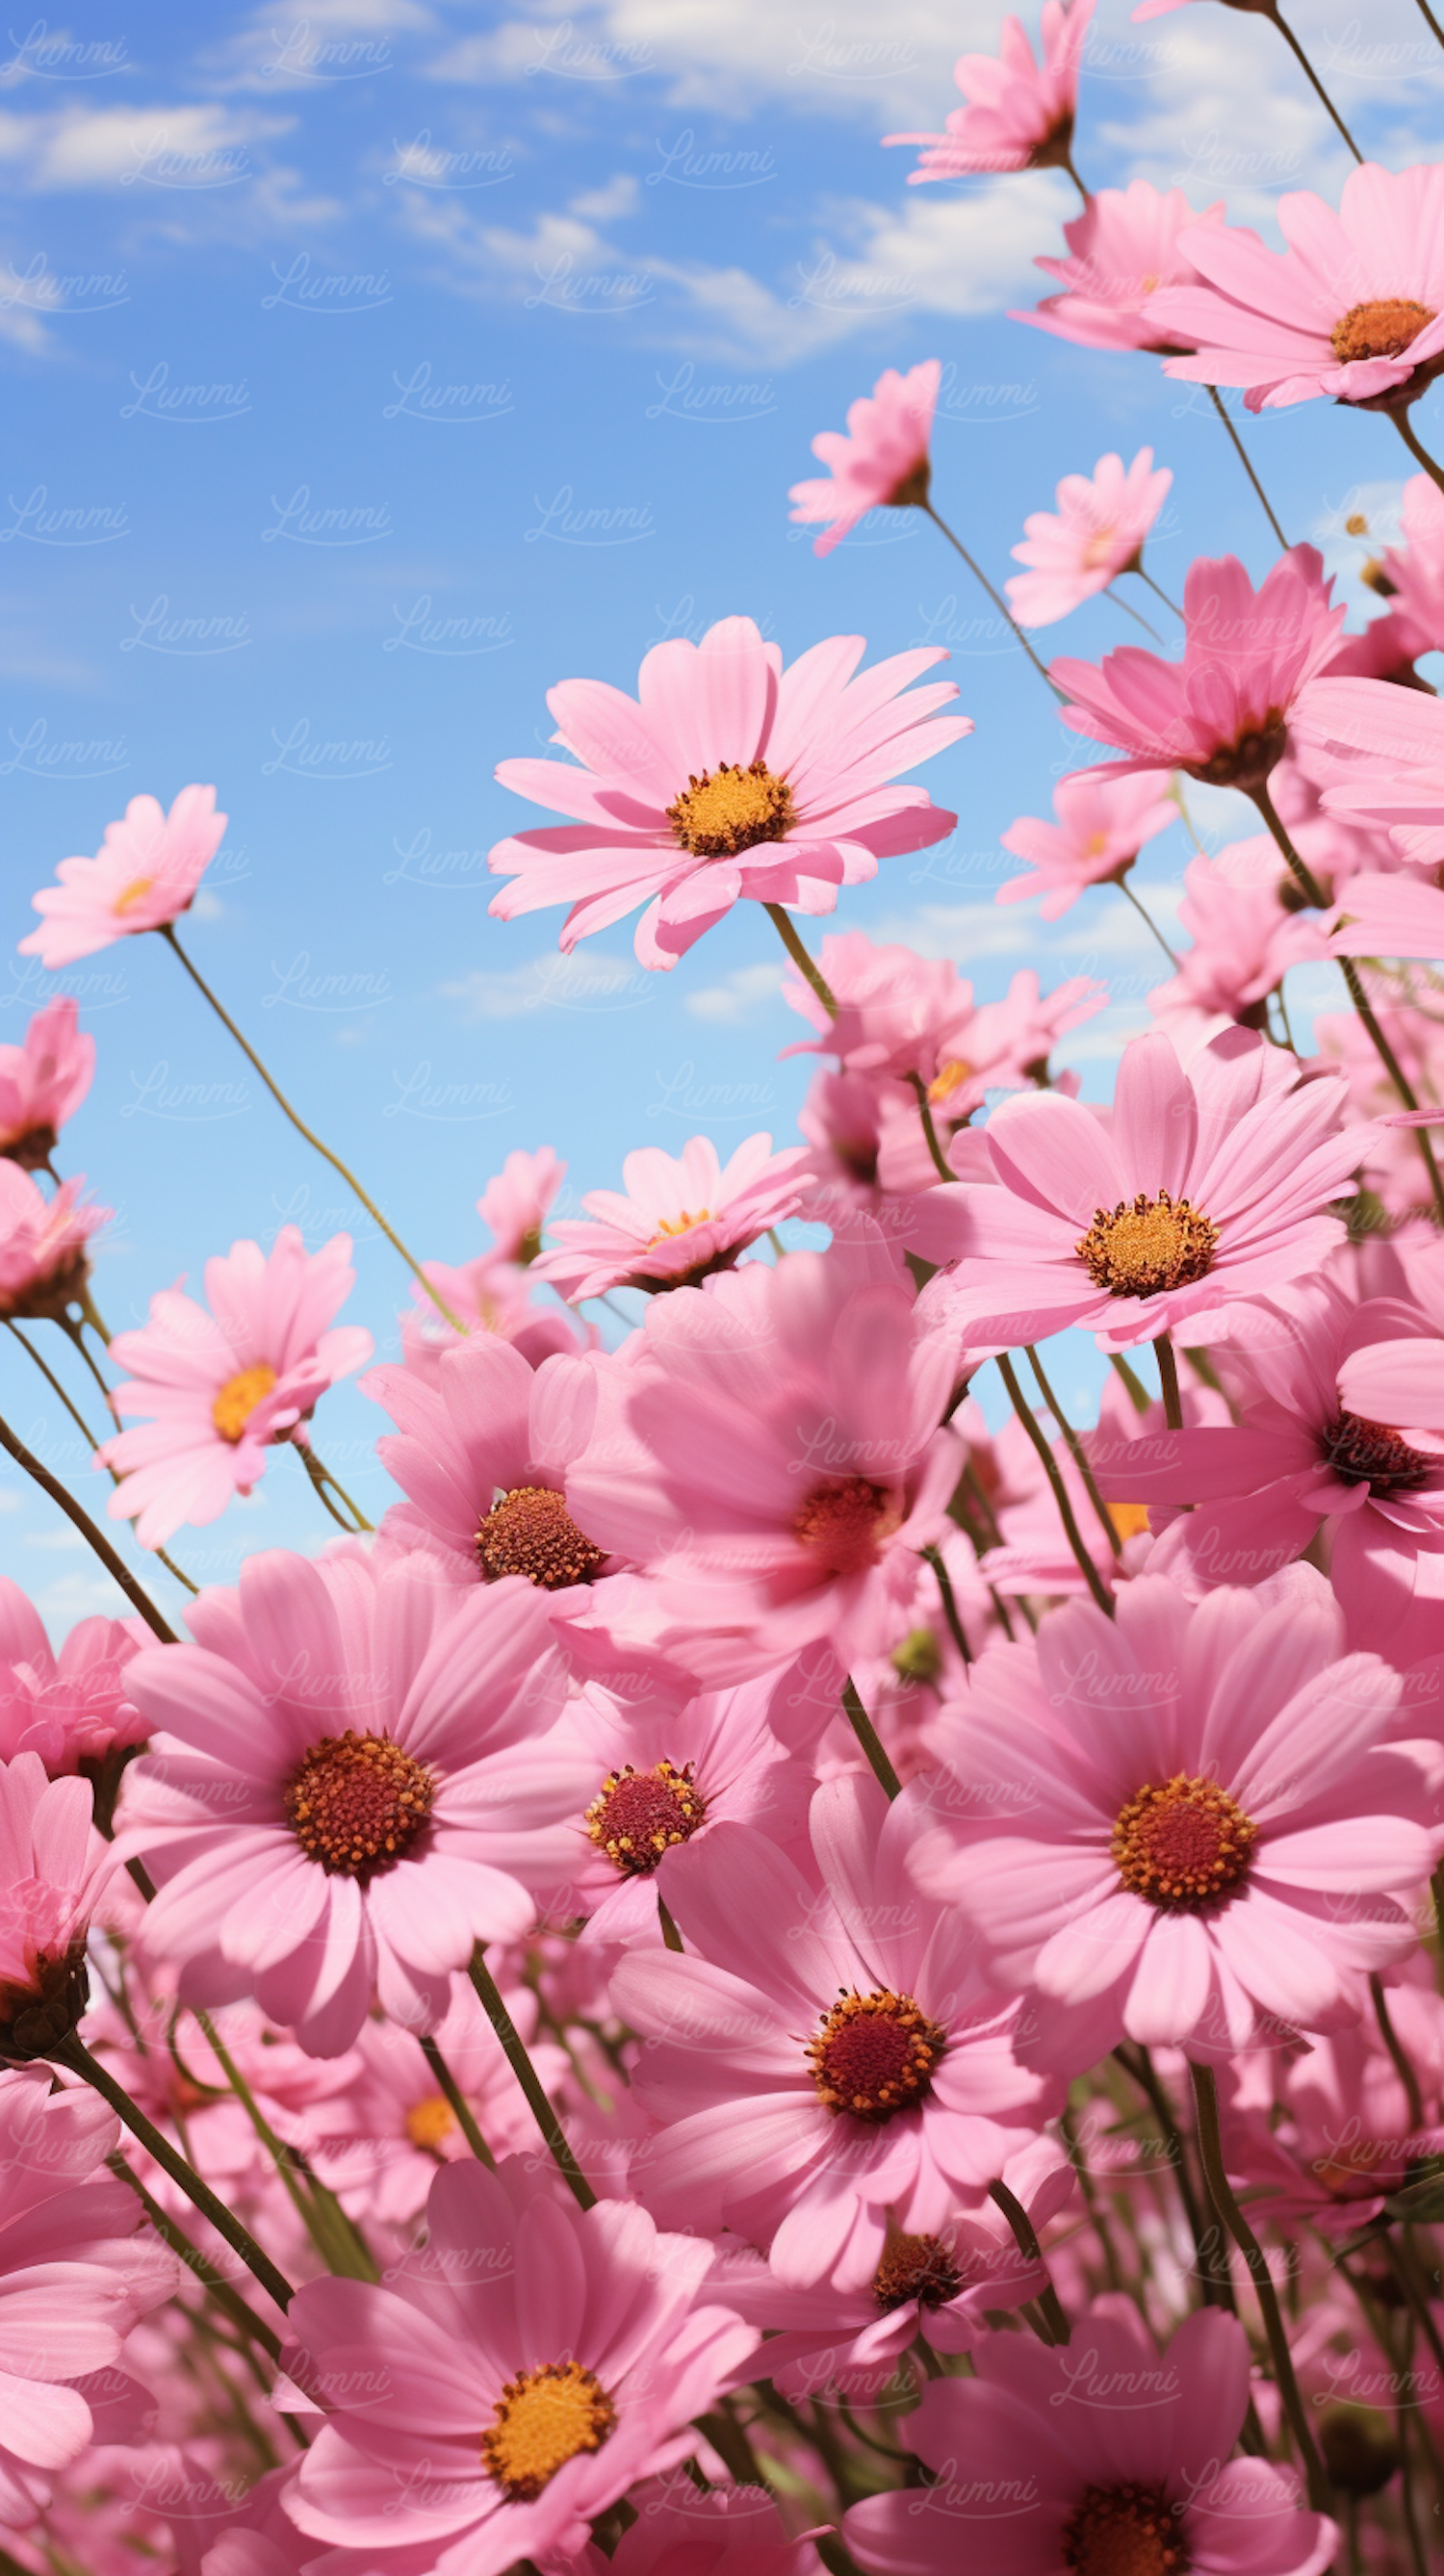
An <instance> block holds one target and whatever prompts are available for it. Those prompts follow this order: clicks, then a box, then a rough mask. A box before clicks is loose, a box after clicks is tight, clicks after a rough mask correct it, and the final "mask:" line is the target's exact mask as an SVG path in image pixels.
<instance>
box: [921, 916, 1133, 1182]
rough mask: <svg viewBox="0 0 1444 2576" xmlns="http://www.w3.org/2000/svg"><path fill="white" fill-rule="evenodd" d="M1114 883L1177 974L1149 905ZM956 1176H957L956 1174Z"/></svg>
mask: <svg viewBox="0 0 1444 2576" xmlns="http://www.w3.org/2000/svg"><path fill="white" fill-rule="evenodd" d="M1114 883H1115V884H1116V886H1117V888H1118V891H1119V893H1120V894H1126V895H1127V897H1128V900H1129V902H1130V903H1131V904H1132V906H1133V909H1134V911H1135V912H1136V913H1137V915H1138V918H1139V920H1140V921H1146V922H1147V924H1148V927H1149V929H1150V930H1151V931H1152V933H1153V936H1154V938H1155V939H1156V940H1157V942H1158V945H1159V947H1160V948H1161V949H1162V951H1163V953H1164V956H1165V957H1166V958H1167V959H1168V962H1169V965H1170V966H1171V967H1172V968H1173V971H1174V973H1175V975H1176V974H1177V973H1178V971H1179V968H1180V966H1181V965H1182V963H1183V961H1182V959H1181V958H1180V957H1179V956H1177V955H1176V953H1175V952H1174V950H1173V949H1171V948H1170V947H1169V944H1168V942H1167V940H1166V939H1165V938H1164V936H1163V933H1162V931H1161V930H1160V929H1159V927H1158V924H1157V922H1156V921H1155V920H1154V918H1153V915H1152V913H1151V912H1150V911H1149V909H1148V907H1147V905H1146V904H1143V903H1140V902H1139V900H1138V897H1137V895H1136V894H1135V893H1134V891H1133V888H1132V886H1131V885H1130V884H1129V882H1128V879H1127V878H1126V877H1116V878H1115V879H1114ZM954 1177H956V1175H955V1176H954Z"/></svg>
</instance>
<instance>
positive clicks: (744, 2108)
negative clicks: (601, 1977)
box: [612, 1773, 1048, 2288]
mask: <svg viewBox="0 0 1444 2576" xmlns="http://www.w3.org/2000/svg"><path fill="white" fill-rule="evenodd" d="M930 1785H931V1784H926V1783H923V1782H920V1781H913V1782H912V1783H911V1784H910V1785H909V1786H908V1787H907V1788H906V1789H904V1790H903V1792H902V1794H901V1796H900V1797H898V1798H897V1799H895V1800H894V1802H893V1804H892V1805H891V1806H889V1804H888V1802H887V1800H886V1798H885V1797H884V1796H883V1793H882V1791H881V1789H880V1788H879V1787H878V1785H877V1782H876V1781H875V1780H874V1779H872V1778H871V1777H870V1776H868V1777H863V1776H860V1775H859V1774H857V1773H850V1774H847V1775H844V1776H842V1777H839V1778H837V1779H832V1780H826V1781H824V1782H823V1783H822V1785H821V1787H820V1788H819V1789H818V1790H817V1791H816V1794H815V1795H814V1798H813V1801H812V1811H811V1838H812V1867H811V1870H810V1871H809V1872H807V1873H806V1874H804V1872H803V1871H802V1870H801V1869H799V1868H798V1866H797V1864H796V1863H795V1862H794V1861H792V1860H790V1859H789V1858H788V1856H787V1855H786V1853H784V1852H782V1851H780V1850H779V1849H778V1847H777V1846H776V1844H775V1843H773V1842H772V1841H770V1840H769V1839H768V1837H767V1836H766V1835H763V1834H760V1833H757V1832H756V1831H755V1830H749V1829H748V1828H746V1827H745V1826H741V1825H719V1826H718V1828H717V1831H716V1833H715V1834H713V1835H710V1836H709V1837H708V1839H707V1840H706V1841H705V1842H697V1843H694V1844H691V1845H688V1846H687V1847H686V1848H685V1849H682V1850H678V1851H674V1852H671V1853H669V1855H668V1857H667V1858H666V1860H664V1861H663V1863H662V1866H661V1870H660V1873H659V1878H660V1885H661V1892H662V1895H663V1897H664V1899H665V1901H666V1904H667V1906H668V1908H669V1910H670V1912H671V1913H672V1914H673V1915H674V1917H675V1918H676V1921H677V1923H678V1925H679V1926H680V1928H681V1931H682V1935H683V1938H684V1940H685V1942H686V1944H687V1948H686V1950H685V1951H684V1952H683V1953H682V1954H681V1955H680V1956H679V1955H678V1954H677V1953H675V1952H674V1951H671V1950H661V1949H658V1950H651V1949H646V1950H641V1949H637V1950H631V1951H629V1952H628V1954H627V1956H626V1958H625V1959H624V1961H623V1962H622V1964H621V1966H620V1967H619V1968H618V1970H617V1972H616V1974H615V1976H614V1977H613V1979H612V2000H613V2004H614V2007H615V2009H616V2011H617V2012H618V2013H619V2014H620V2015H621V2018H622V2019H623V2021H625V2022H626V2023H628V2024H629V2025H630V2027H631V2028H632V2029H633V2030H635V2031H637V2032H639V2033H640V2035H641V2038H642V2041H643V2046H642V2048H641V2050H640V2052H639V2054H638V2057H637V2060H636V2065H635V2069H634V2073H633V2084H634V2087H635V2089H636V2091H637V2093H638V2094H639V2096H640V2098H641V2100H642V2102H643V2104H644V2105H645V2106H646V2107H647V2108H648V2109H649V2110H651V2111H652V2112H653V2113H654V2114H655V2115H656V2116H657V2117H658V2118H659V2119H660V2120H662V2121H663V2122H665V2124H666V2125H665V2126H664V2127H663V2129H662V2131H661V2133H660V2135H659V2136H657V2137H655V2138H652V2139H649V2140H648V2142H647V2152H646V2156H645V2158H644V2159H642V2160H639V2162H638V2164H637V2166H636V2168H635V2170H634V2174H633V2184H634V2188H635V2189H637V2190H638V2191H639V2192H641V2193H642V2195H643V2197H644V2198H645V2199H646V2201H647V2204H648V2206H649V2207H650V2208H652V2209H653V2210H654V2211H655V2212H656V2214H657V2216H658V2217H659V2219H660V2220H661V2222H662V2224H663V2225H665V2224H666V2223H667V2221H668V2218H669V2216H670V2215H671V2214H672V2213H674V2212H675V2213H676V2214H677V2215H678V2216H679V2217H684V2218H685V2220H686V2223H687V2225H688V2226H694V2227H701V2228H703V2229H711V2230H713V2231H715V2230H716V2229H717V2228H719V2227H723V2226H726V2227H731V2228H733V2229H734V2230H735V2231H736V2233H737V2234H738V2235H739V2236H745V2237H748V2238H750V2239H751V2240H752V2242H753V2243H755V2244H758V2245H765V2246H770V2259H771V2264H772V2269H773V2271H774V2272H775V2273H776V2274H777V2275H778V2277H779V2279H781V2280H784V2281H791V2282H797V2283H800V2284H802V2285H806V2284H808V2283H811V2282H814V2281H820V2280H821V2279H823V2277H824V2276H825V2275H831V2276H832V2277H833V2278H835V2279H836V2280H837V2281H838V2282H839V2283H840V2284H841V2285H842V2286H843V2287H844V2288H848V2287H857V2286H859V2285H861V2284H865V2283H867V2282H870V2281H871V2280H872V2279H873V2278H874V2276H875V2274H876V2272H877V2267H878V2264H879V2262H880V2261H881V2260H882V2257H883V2254H884V2250H885V2247H886V2244H887V2240H888V2235H889V2222H890V2221H891V2224H892V2226H893V2227H894V2228H898V2229H901V2230H902V2231H903V2232H904V2233H906V2234H908V2235H913V2236H935V2235H937V2234H938V2233H939V2232H940V2231H941V2230H942V2229H943V2228H945V2227H946V2226H947V2224H948V2222H949V2220H950V2219H952V2218H953V2217H954V2216H956V2215H957V2213H958V2212H959V2210H960V2209H966V2208H970V2207H973V2208H975V2207H976V2206H977V2204H978V2203H979V2202H980V2201H982V2200H984V2199H986V2197H987V2188H988V2185H989V2183H990V2182H991V2181H992V2180H994V2178H995V2177H997V2176H999V2175H1001V2173H1002V2171H1003V2167H1004V2164H1005V2162H1006V2160H1007V2158H1008V2157H1009V2156H1010V2155H1012V2154H1014V2153H1015V2152H1016V2151H1017V2150H1018V2149H1019V2148H1020V2147H1022V2146H1023V2145H1024V2144H1025V2143H1026V2139H1025V2137H1024V2136H1023V2135H1021V2134H1020V2132H1022V2131H1025V2130H1032V2129H1036V2128H1037V2126H1038V2125H1039V2122H1040V2120H1041V2118H1042V2117H1043V2115H1044V2113H1045V2111H1046V2108H1047V2107H1048V2106H1047V2104H1046V2103H1045V2101H1044V2097H1043V2094H1042V2092H1041V2089H1040V2088H1039V2085H1038V2081H1037V2079H1036V2077H1034V2076H1032V2075H1030V2074H1029V2073H1027V2072H1025V2070H1024V2069H1023V2067H1022V2066H1020V2064H1019V2063H1018V2060H1017V2058H1016V2057H1015V2055H1014V2053H1013V2044H1012V2043H1013V2036H1014V2029H1015V2022H1016V2014H1015V2010H1014V2007H1013V2005H1012V2003H1011V2001H1010V2000H1009V2001H1004V2000H1002V1999H1000V1998H999V1997H998V1995H997V1994H996V1993H992V1992H989V1991H988V1988H987V1984H986V1980H985V1978H984V1977H983V1975H982V1972H981V1970H980V1968H979V1965H978V1961H977V1942H976V1938H975V1935H974V1933H973V1932H972V1930H971V1928H970V1926H969V1924H968V1923H967V1921H966V1919H965V1917H964V1916H963V1915H962V1914H961V1913H960V1912H959V1911H958V1910H956V1909H955V1908H949V1907H947V1906H936V1907H935V1906H933V1905H932V1904H931V1903H929V1902H927V1901H925V1900H924V1899H923V1898H921V1897H920V1896H919V1894H918V1892H917V1889H916V1887H915V1885H914V1884H913V1882H912V1880H911V1878H910V1876H909V1873H908V1854H909V1851H910V1850H911V1848H912V1845H913V1844H914V1842H915V1841H916V1840H917V1837H918V1833H919V1828H920V1826H921V1825H923V1824H924V1823H925V1822H926V1820H927V1818H928V1817H929V1815H930V1814H931V1813H932V1806H931V1799H930Z"/></svg>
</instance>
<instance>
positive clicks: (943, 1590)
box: [918, 1547, 973, 1664]
mask: <svg viewBox="0 0 1444 2576" xmlns="http://www.w3.org/2000/svg"><path fill="white" fill-rule="evenodd" d="M918 1553H919V1554H920V1555H921V1556H924V1557H926V1559H927V1561H928V1564H929V1565H930V1566H931V1567H932V1569H933V1573H934V1575H935V1576H936V1577H937V1586H938V1595H939V1598H940V1599H941V1601H942V1605H943V1617H944V1618H945V1619H946V1621H947V1623H948V1633H949V1635H950V1636H951V1638H952V1641H953V1644H954V1645H955V1646H956V1647H957V1650H958V1653H959V1654H960V1655H961V1656H962V1659H963V1661H964V1663H965V1664H970V1663H971V1662H972V1660H973V1650H972V1647H971V1646H970V1645H969V1644H968V1639H967V1632H966V1630H965V1628H964V1626H963V1623H962V1619H961V1617H960V1615H959V1612H958V1600H957V1594H956V1593H955V1592H954V1590H953V1578H952V1576H951V1575H950V1574H949V1572H948V1569H947V1567H946V1565H945V1564H944V1563H943V1555H942V1550H941V1548H936V1547H924V1548H920V1549H919V1551H918Z"/></svg>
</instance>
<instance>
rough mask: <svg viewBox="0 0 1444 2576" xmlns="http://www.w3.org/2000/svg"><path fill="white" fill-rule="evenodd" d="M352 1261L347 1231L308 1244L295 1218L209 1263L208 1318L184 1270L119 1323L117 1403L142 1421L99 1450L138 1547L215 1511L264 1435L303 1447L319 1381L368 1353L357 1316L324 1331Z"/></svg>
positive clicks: (244, 1473)
mask: <svg viewBox="0 0 1444 2576" xmlns="http://www.w3.org/2000/svg"><path fill="white" fill-rule="evenodd" d="M350 1262H351V1237H350V1236H349V1234H333V1235H332V1237H331V1240H330V1242H329V1243H327V1244H323V1245H322V1247H321V1250H320V1251H319V1252H315V1253H308V1252H307V1250H306V1247H305V1244H304V1242H303V1241H302V1238H301V1233H300V1229H299V1227H297V1226H294V1225H283V1226H282V1227H281V1230H280V1232H279V1234H278V1235H277V1236H276V1239H275V1242H274V1243H273V1244H272V1246H271V1249H270V1251H269V1253H267V1254H264V1255H263V1254H262V1251H261V1248H260V1245H259V1244H256V1243H233V1244H232V1246H231V1248H230V1251H229V1252H228V1253H226V1254H224V1255H220V1254H218V1255H217V1256H216V1257H215V1259H214V1260H211V1261H208V1262H207V1263H206V1270H205V1280H206V1295H207V1297H208V1299H209V1300H210V1309H211V1311H210V1313H209V1314H208V1313H207V1312H206V1310H205V1308H204V1307H203V1306H198V1305H197V1304H196V1303H195V1300H194V1299H193V1298H191V1297H184V1296H182V1294H181V1288H182V1285H183V1281H180V1280H178V1281H177V1283H176V1285H175V1287H174V1288H163V1289H161V1290H160V1291H159V1293H158V1294H157V1295H156V1296H154V1297H152V1299H151V1301H150V1321H149V1323H148V1324H143V1325H142V1326H141V1327H140V1329H139V1331H137V1332H133V1333H117V1335H116V1337H115V1339H114V1341H113V1342H112V1343H111V1345H110V1356H111V1358H112V1359H113V1360H114V1361H115V1363H116V1365H117V1367H119V1368H124V1369H130V1370H132V1371H133V1372H134V1374H133V1376H131V1377H129V1378H127V1380H126V1381H125V1384H124V1385H123V1386H120V1387H117V1389H116V1393H115V1406H116V1411H117V1412H118V1413H120V1414H123V1415H125V1416H127V1417H135V1418H138V1419H139V1420H140V1421H141V1422H142V1423H143V1424H144V1425H145V1428H144V1429H142V1430H136V1431H122V1432H121V1433H120V1434H119V1435H118V1437H117V1438H116V1439H114V1440H107V1441H106V1442H105V1443H104V1445H103V1446H102V1447H101V1448H100V1449H98V1450H97V1451H96V1453H95V1454H96V1457H97V1459H98V1460H99V1461H100V1463H101V1464H103V1465H108V1466H111V1467H114V1468H115V1469H116V1470H117V1471H118V1473H119V1474H120V1476H121V1479H122V1481H121V1483H120V1484H119V1485H117V1487H116V1489H115V1492H114V1493H113V1494H112V1495H111V1498H110V1503H109V1506H108V1509H109V1513H110V1517H111V1519H112V1520H133V1521H134V1522H135V1523H136V1536H137V1538H138V1539H139V1540H140V1542H141V1544H142V1546H144V1547H164V1545H165V1542H166V1540H167V1539H168V1538H169V1537H170V1536H171V1533H172V1531H174V1530H178V1529H179V1528H180V1527H181V1525H182V1523H183V1522H190V1523H191V1524H192V1525H195V1524H198V1523H201V1522H205V1521H213V1520H216V1519H218V1518H219V1516H220V1514H221V1513H222V1512H223V1511H224V1510H225V1508H226V1505H227V1503H228V1502H229V1501H230V1499H231V1496H232V1494H236V1493H239V1494H248V1493H249V1492H250V1490H251V1487H252V1486H253V1485H254V1484H255V1483H256V1481H257V1479H258V1478H259V1477H260V1476H262V1475H263V1474H264V1472H265V1465H266V1449H267V1447H268V1446H269V1445H270V1444H272V1443H274V1442H276V1441H281V1440H293V1441H295V1442H296V1443H297V1444H298V1446H300V1447H302V1448H304V1447H305V1445H306V1432H305V1424H306V1421H307V1419H308V1418H309V1416H310V1414H311V1413H312V1411H313V1410H314V1408H315V1406H316V1404H317V1402H318V1401H319V1399H320V1397H321V1396H323V1395H324V1394H325V1391H326V1389H327V1387H328V1386H331V1385H334V1383H335V1381H336V1379H337V1378H338V1377H347V1376H349V1375H350V1372H351V1370H352V1369H354V1368H359V1367H360V1366H361V1363H362V1361H363V1360H367V1359H369V1358H370V1356H371V1336H370V1334H369V1333H368V1332H366V1331H365V1330H364V1329H363V1328H362V1327H361V1326H360V1325H359V1324H341V1325H337V1326H336V1327H335V1328H334V1329H332V1330H330V1331H328V1330H327V1327H328V1325H330V1323H331V1318H332V1316H333V1315H334V1314H335V1313H336V1311H337V1308H338V1307H339V1306H341V1305H342V1304H343V1303H344V1301H345V1299H346V1298H347V1297H348V1296H349V1295H350V1292H351V1289H352V1287H353V1285H354V1283H355V1278H356V1273H355V1271H354V1270H353V1269H352V1268H351V1266H350Z"/></svg>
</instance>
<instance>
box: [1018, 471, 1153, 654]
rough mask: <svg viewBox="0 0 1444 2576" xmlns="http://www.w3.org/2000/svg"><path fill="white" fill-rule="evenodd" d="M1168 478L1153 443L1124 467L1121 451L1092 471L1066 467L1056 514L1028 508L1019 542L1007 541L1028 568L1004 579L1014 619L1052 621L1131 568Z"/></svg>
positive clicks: (1140, 553)
mask: <svg viewBox="0 0 1444 2576" xmlns="http://www.w3.org/2000/svg"><path fill="white" fill-rule="evenodd" d="M1172 482H1173V476H1172V474H1171V473H1170V472H1169V470H1168V468H1167V466H1160V467H1159V468H1158V470H1157V471H1156V472H1155V470H1154V465H1153V450H1152V448H1151V447H1140V449H1139V451H1138V454H1137V455H1136V456H1135V457H1134V459H1133V462H1132V464H1131V465H1130V466H1128V467H1127V469H1126V470H1125V468H1124V463H1123V459H1122V457H1121V456H1116V455H1113V454H1111V453H1110V454H1109V455H1107V456H1100V457H1099V459H1098V462H1097V464H1096V465H1095V466H1094V468H1093V471H1092V473H1091V474H1065V475H1064V477H1063V480H1062V482H1061V483H1060V484H1059V486H1058V492H1057V500H1058V510H1057V515H1056V517H1055V515H1054V514H1053V512H1052V511H1051V510H1034V511H1032V512H1031V513H1030V515H1029V516H1028V517H1027V518H1026V519H1025V520H1024V522H1023V529H1024V543H1023V544H1022V545H1020V546H1014V548H1013V555H1014V559H1015V561H1016V562H1018V563H1021V564H1028V565H1029V566H1030V567H1031V569H1030V570H1029V571H1028V572H1021V573H1015V574H1014V576H1013V578H1012V580H1011V581H1009V582H1007V583H1005V584H1004V587H1005V589H1006V591H1007V594H1008V597H1009V599H1010V600H1011V602H1012V605H1013V615H1014V616H1015V617H1016V619H1017V621H1018V624H1019V625H1020V626H1053V625H1056V623H1057V621H1058V619H1059V618H1060V617H1067V616H1069V615H1070V614H1071V612H1072V611H1073V610H1074V609H1075V608H1079V607H1081V606H1082V603H1083V601H1084V600H1085V599H1092V598H1094V597H1095V596H1096V594H1097V593H1098V592H1099V591H1100V590H1106V589H1107V587H1108V585H1109V583H1110V582H1111V581H1112V580H1113V579H1114V577H1115V575H1116V574H1118V573H1120V572H1136V571H1137V570H1138V568H1139V566H1140V564H1141V563H1142V561H1143V540H1144V538H1145V537H1146V536H1147V534H1148V531H1149V529H1150V528H1151V527H1152V525H1153V522H1154V520H1155V519H1156V518H1157V516H1158V513H1159V511H1160V510H1161V509H1162V507H1163V504H1164V501H1165V499H1166V497H1167V494H1168V491H1169V488H1170V486H1171V484H1172Z"/></svg>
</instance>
